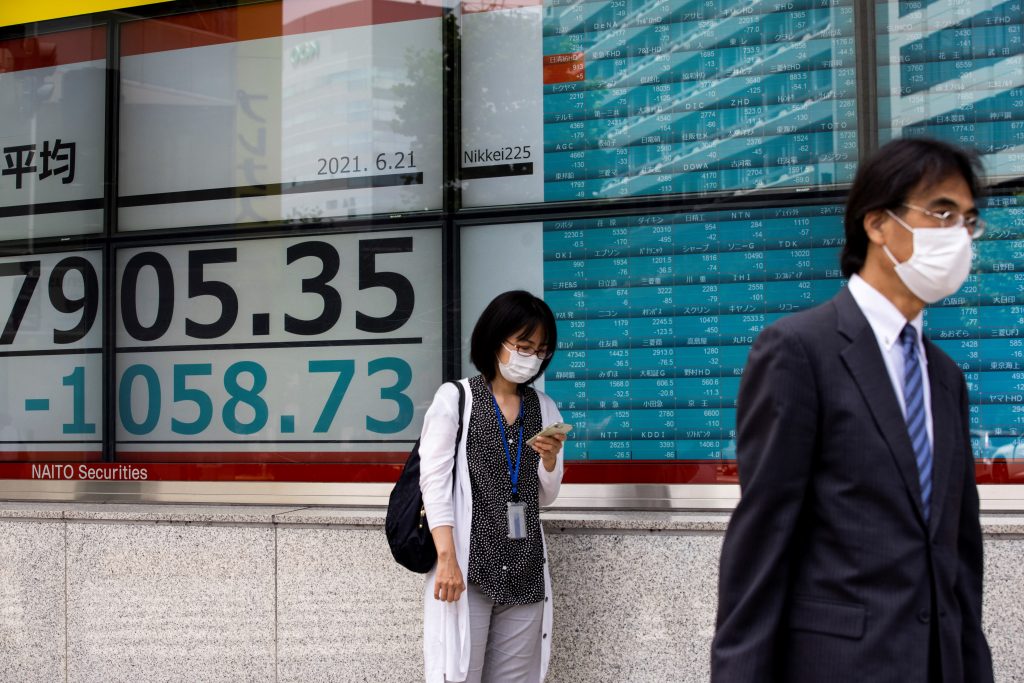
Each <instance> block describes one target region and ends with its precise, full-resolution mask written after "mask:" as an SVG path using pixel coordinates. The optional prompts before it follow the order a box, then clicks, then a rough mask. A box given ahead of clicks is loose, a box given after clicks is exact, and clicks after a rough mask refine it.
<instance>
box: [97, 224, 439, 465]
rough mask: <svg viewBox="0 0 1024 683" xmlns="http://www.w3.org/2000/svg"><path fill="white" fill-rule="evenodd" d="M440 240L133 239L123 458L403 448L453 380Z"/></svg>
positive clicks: (119, 454)
mask: <svg viewBox="0 0 1024 683" xmlns="http://www.w3.org/2000/svg"><path fill="white" fill-rule="evenodd" d="M440 250H441V239H440V231H439V230H437V229H423V230H417V231H390V232H387V233H349V234H344V235H319V236H315V235H309V236H303V237H290V238H273V239H261V240H242V241H229V242H215V243H204V244H182V245H176V246H161V247H141V248H133V249H124V250H120V251H118V254H117V267H118V284H117V286H118V293H119V306H118V319H117V349H116V350H117V354H116V357H117V360H116V366H117V367H116V378H117V379H116V385H115V386H116V392H117V400H116V406H117V407H116V410H117V416H116V418H117V422H116V424H117V428H116V436H117V443H116V458H117V460H118V461H120V462H133V463H168V462H179V463H351V462H359V463H377V464H379V463H396V462H398V463H401V462H404V460H405V457H406V455H407V454H408V450H409V448H411V447H412V444H413V443H414V442H415V441H416V439H417V438H418V437H419V428H420V423H421V421H422V417H423V411H425V410H426V406H427V405H428V404H429V401H430V399H431V398H432V396H433V393H434V391H435V390H436V388H437V386H438V385H439V384H440V382H441V281H440V276H439V274H438V269H437V267H436V264H437V263H439V261H440V255H441V251H440ZM307 476H311V475H307ZM307 480H308V479H307Z"/></svg>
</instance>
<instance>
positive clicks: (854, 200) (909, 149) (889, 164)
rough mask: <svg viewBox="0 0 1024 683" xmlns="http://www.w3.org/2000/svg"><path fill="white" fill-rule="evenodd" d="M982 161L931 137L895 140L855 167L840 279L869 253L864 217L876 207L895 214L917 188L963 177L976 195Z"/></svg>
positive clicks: (840, 260) (980, 181)
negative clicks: (855, 173)
mask: <svg viewBox="0 0 1024 683" xmlns="http://www.w3.org/2000/svg"><path fill="white" fill-rule="evenodd" d="M982 173H983V169H982V165H981V159H980V157H979V156H978V154H977V153H976V152H974V151H973V150H966V149H961V148H959V147H954V146H953V145H950V144H948V143H946V142H942V141H940V140H933V139H931V138H900V139H898V140H893V141H892V142H890V143H888V144H886V145H883V146H882V147H881V148H880V149H879V150H878V151H877V152H875V153H874V155H873V156H872V157H871V158H870V159H868V160H867V161H865V162H864V163H862V164H861V165H860V167H859V168H858V169H857V176H856V177H855V178H854V180H853V187H851V188H850V195H849V197H848V198H847V200H846V217H845V219H844V225H845V228H846V244H845V245H844V246H843V253H842V255H841V256H840V257H839V263H840V266H841V267H842V269H843V275H844V276H845V277H850V276H851V275H853V274H854V273H857V272H860V269H861V268H862V267H863V266H864V259H865V258H867V253H868V236H867V233H866V232H865V231H864V217H865V216H867V215H868V214H869V213H871V212H872V211H877V210H878V209H889V210H895V209H898V208H900V205H901V204H903V202H905V201H906V200H907V196H908V195H909V194H910V192H911V191H912V190H913V189H914V188H915V187H917V186H918V185H919V184H921V183H924V184H925V185H931V184H934V183H940V182H942V181H943V180H945V179H946V178H949V177H950V176H953V175H959V176H961V177H963V179H964V181H965V182H966V183H967V186H968V187H969V188H970V189H971V196H973V197H977V196H978V195H979V194H980V193H981V187H982V183H983V182H984V181H983V178H982Z"/></svg>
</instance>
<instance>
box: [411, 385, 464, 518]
mask: <svg viewBox="0 0 1024 683" xmlns="http://www.w3.org/2000/svg"><path fill="white" fill-rule="evenodd" d="M458 429H459V394H458V389H457V388H455V387H454V386H452V385H451V383H449V382H445V383H444V384H442V385H441V386H440V388H439V389H438V390H437V393H436V394H434V401H433V403H431V404H430V407H429V408H428V409H427V414H426V416H424V418H423V431H422V432H421V433H420V492H421V493H422V494H423V507H424V509H425V510H426V512H427V524H428V525H429V526H430V528H431V529H434V528H435V527H439V526H455V513H454V511H453V506H452V483H453V482H452V475H453V472H452V466H453V465H454V463H455V456H456V443H455V435H456V433H457V432H458Z"/></svg>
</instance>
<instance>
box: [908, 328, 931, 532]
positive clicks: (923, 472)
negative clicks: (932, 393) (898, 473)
mask: <svg viewBox="0 0 1024 683" xmlns="http://www.w3.org/2000/svg"><path fill="white" fill-rule="evenodd" d="M900 343H901V344H902V345H903V401H904V402H905V403H906V406H907V432H908V433H909V434H910V443H911V444H912V445H913V446H914V455H915V456H916V459H917V476H918V481H919V482H920V484H921V504H922V506H923V507H924V520H925V521H926V522H927V521H928V517H929V516H930V513H931V497H932V447H931V444H930V443H928V424H927V420H926V417H927V416H926V414H925V410H924V384H923V380H924V377H923V376H922V374H921V363H920V360H919V359H918V357H917V330H916V329H914V326H913V325H909V324H908V325H907V326H906V327H904V328H903V331H902V332H900Z"/></svg>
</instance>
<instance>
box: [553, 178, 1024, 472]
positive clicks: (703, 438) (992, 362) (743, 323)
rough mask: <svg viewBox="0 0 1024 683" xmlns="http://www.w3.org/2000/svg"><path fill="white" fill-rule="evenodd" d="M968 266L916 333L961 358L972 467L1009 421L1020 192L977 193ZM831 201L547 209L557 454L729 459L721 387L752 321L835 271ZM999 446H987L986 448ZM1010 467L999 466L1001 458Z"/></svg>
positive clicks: (1019, 371) (1020, 383) (1023, 242)
mask: <svg viewBox="0 0 1024 683" xmlns="http://www.w3.org/2000/svg"><path fill="white" fill-rule="evenodd" d="M983 211H984V216H985V217H986V219H987V220H989V221H990V225H991V228H990V230H989V232H988V233H987V235H986V236H985V237H984V239H982V240H981V241H979V242H978V243H977V256H976V261H975V270H974V272H973V273H972V274H971V276H970V278H969V280H968V281H967V283H966V284H965V285H964V286H963V287H962V288H961V290H960V291H959V292H957V293H956V294H955V295H953V296H951V297H949V298H947V299H945V300H943V301H941V302H939V303H938V304H936V305H934V306H931V307H929V308H928V309H926V313H925V328H926V332H927V334H928V335H929V336H930V338H931V339H932V340H933V341H934V342H935V343H936V344H937V345H938V346H939V347H940V348H942V349H943V350H945V351H946V352H947V353H948V354H949V355H950V356H951V357H952V358H953V359H954V360H955V361H956V362H957V363H958V364H959V365H960V367H961V368H963V370H964V372H965V375H966V378H967V380H968V384H969V388H970V397H971V427H972V436H973V437H974V439H975V448H976V456H977V457H978V463H979V480H981V481H984V480H985V477H986V476H992V477H994V478H998V477H999V475H1001V474H1004V472H1003V471H1002V470H999V469H996V470H994V471H993V470H992V468H991V466H992V464H993V462H994V461H995V460H996V459H998V458H999V457H1002V458H1003V459H1007V458H1008V459H1009V460H1010V461H1011V462H1012V461H1013V459H1014V458H1017V459H1020V460H1021V475H1022V476H1024V447H1021V449H1020V450H1021V452H1020V453H1018V454H1017V455H1016V456H1014V455H1013V453H1014V449H1015V448H1017V446H1018V442H1019V440H1020V437H1021V436H1022V435H1024V429H1022V428H1024V408H1022V407H1021V405H1022V403H1024V272H1021V268H1020V263H1021V259H1022V258H1024V202H1022V201H1020V200H1018V199H1017V198H1015V197H1000V198H995V199H991V200H989V201H988V202H987V203H986V205H985V208H984V210H983ZM842 222H843V208H842V206H839V205H825V206H789V207H781V208H779V207H777V208H737V209H731V210H716V211H696V212H691V213H678V214H653V215H643V216H625V217H603V218H588V219H577V220H565V221H551V222H546V223H544V226H543V249H544V264H543V282H544V284H543V288H544V297H545V300H546V301H547V302H548V303H549V304H550V305H551V307H552V309H553V310H554V312H555V316H556V318H557V320H558V329H559V349H558V352H557V353H556V355H555V357H554V359H553V361H552V363H551V365H550V367H549V368H548V370H547V373H546V375H545V378H544V380H545V381H544V388H545V391H547V392H548V393H549V394H550V395H551V396H552V397H553V398H554V399H555V400H556V401H557V402H558V404H559V406H560V409H561V411H562V414H563V416H564V417H565V419H566V420H567V421H568V422H570V423H572V424H574V425H575V426H576V429H575V430H574V432H573V435H572V438H571V439H570V440H569V442H568V443H567V445H566V459H567V460H568V461H607V460H622V461H686V462H690V463H698V464H701V463H704V464H706V465H709V466H708V467H706V468H704V469H703V470H701V469H696V470H694V471H693V476H694V477H699V476H703V477H704V479H703V480H710V481H716V480H722V479H723V477H725V478H728V477H729V476H730V475H732V476H733V477H734V476H735V470H734V469H730V468H729V467H728V463H729V461H730V460H732V459H733V458H734V457H735V422H736V396H737V391H738V388H739V382H740V376H741V375H742V372H743V367H744V365H745V362H746V358H747V354H748V352H749V349H750V345H751V343H752V342H753V340H754V338H755V337H756V336H757V334H758V333H759V332H760V331H761V329H763V328H764V327H765V326H766V325H768V324H770V323H771V322H772V321H774V320H776V319H778V318H779V317H781V316H784V315H787V314H789V313H792V312H794V311H798V310H801V309H804V308H808V307H811V306H814V305H816V304H819V303H823V302H825V301H827V300H828V299H830V298H831V297H832V296H834V295H835V293H836V292H837V291H838V290H839V289H840V287H842V286H843V280H842V278H841V273H840V270H839V252H840V249H841V246H842V243H843V224H842ZM1000 454H1001V455H1000ZM1010 476H1012V467H1011V472H1010Z"/></svg>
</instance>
